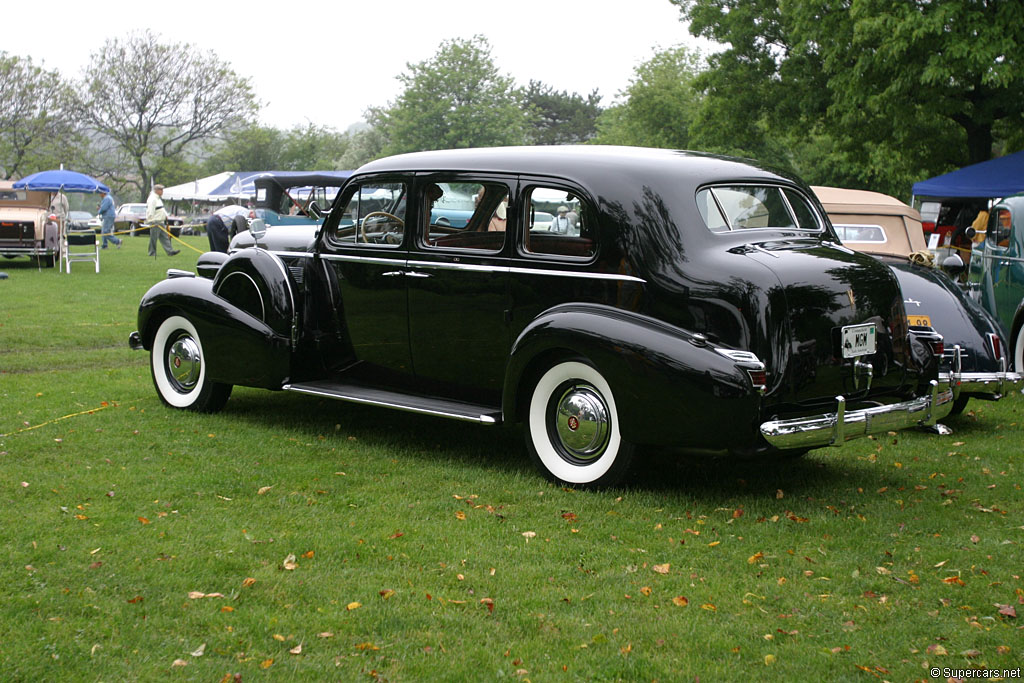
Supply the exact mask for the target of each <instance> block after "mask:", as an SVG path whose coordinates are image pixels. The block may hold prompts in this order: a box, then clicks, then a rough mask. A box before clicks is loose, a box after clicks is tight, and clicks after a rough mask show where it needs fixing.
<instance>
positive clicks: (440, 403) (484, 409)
mask: <svg viewBox="0 0 1024 683" xmlns="http://www.w3.org/2000/svg"><path fill="white" fill-rule="evenodd" d="M282 388H283V389H284V390H285V391H296V392H298V393H300V394H310V395H312V396H322V397H325V398H333V399H337V400H339V401H349V402H351V403H362V404H363V405H369V406H382V407H385V408H396V409H398V410H404V411H406V412H410V413H420V414H423V415H435V416H438V417H447V418H451V419H454V420H463V421H465V422H478V423H480V424H487V425H492V424H498V423H500V422H501V411H500V410H498V409H496V408H495V407H493V406H484V405H475V404H472V403H464V402H462V401H452V400H449V399H441V398H427V397H425V396H419V395H415V394H406V393H402V392H400V391H392V390H389V389H381V388H379V387H369V386H366V385H363V384H355V383H345V382H331V381H319V382H299V383H296V384H285V385H284V386H283V387H282Z"/></svg>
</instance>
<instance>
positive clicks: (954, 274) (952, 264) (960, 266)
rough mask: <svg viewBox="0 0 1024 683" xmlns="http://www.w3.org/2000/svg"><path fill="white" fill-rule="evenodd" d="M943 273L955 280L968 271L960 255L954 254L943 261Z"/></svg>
mask: <svg viewBox="0 0 1024 683" xmlns="http://www.w3.org/2000/svg"><path fill="white" fill-rule="evenodd" d="M940 267H941V268H942V272H944V273H945V274H946V275H948V276H949V277H950V278H951V279H953V280H955V279H957V278H958V277H960V275H961V274H962V273H963V272H964V271H965V270H966V269H967V266H966V265H965V264H964V260H963V259H962V258H960V254H953V255H952V256H947V257H946V258H944V259H943V260H942V265H941V266H940Z"/></svg>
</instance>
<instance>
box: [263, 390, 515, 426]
mask: <svg viewBox="0 0 1024 683" xmlns="http://www.w3.org/2000/svg"><path fill="white" fill-rule="evenodd" d="M281 388H282V389H284V390H285V391H294V392H295V393H298V394H309V395H310V396H322V397H324V398H333V399H336V400H339V401H348V402H349V403H360V404H362V405H367V406H380V407H382V408H395V409H396V410H403V411H405V412H407V413H419V414H421V415H434V416H437V417H447V418H451V419H453V420H461V421H463V422H475V423H479V424H487V425H492V424H497V420H495V419H494V418H493V417H491V416H490V415H477V416H475V417H473V416H469V415H459V414H457V413H450V412H446V411H444V410H431V409H429V408H417V407H415V406H409V405H405V404H402V403H392V402H390V401H375V400H373V399H369V398H363V397H361V396H348V395H344V394H336V393H333V392H330V391H317V390H316V389H307V388H305V387H297V386H295V385H293V384H285V385H284V386H283V387H281Z"/></svg>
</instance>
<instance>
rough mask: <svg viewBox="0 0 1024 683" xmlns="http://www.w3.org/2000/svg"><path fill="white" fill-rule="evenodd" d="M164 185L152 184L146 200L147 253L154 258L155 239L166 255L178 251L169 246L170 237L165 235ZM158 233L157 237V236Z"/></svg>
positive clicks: (171, 254) (172, 254)
mask: <svg viewBox="0 0 1024 683" xmlns="http://www.w3.org/2000/svg"><path fill="white" fill-rule="evenodd" d="M163 195H164V186H163V185H154V186H153V191H152V192H150V193H149V199H147V200H146V222H147V223H149V226H150V227H149V255H150V256H152V257H154V258H156V241H157V239H159V240H160V245H161V246H162V247H163V248H164V251H166V252H167V255H168V256H174V255H175V254H177V253H179V250H178V249H175V248H173V247H172V246H171V238H170V237H169V236H168V235H167V211H166V210H165V209H164V200H163ZM158 235H159V238H158V237H157V236H158Z"/></svg>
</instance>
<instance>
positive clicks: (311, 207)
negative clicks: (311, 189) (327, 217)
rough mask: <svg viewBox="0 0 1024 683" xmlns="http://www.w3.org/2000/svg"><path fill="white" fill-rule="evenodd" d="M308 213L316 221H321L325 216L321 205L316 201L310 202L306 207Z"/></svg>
mask: <svg viewBox="0 0 1024 683" xmlns="http://www.w3.org/2000/svg"><path fill="white" fill-rule="evenodd" d="M306 213H307V214H308V215H309V217H310V218H312V219H313V220H315V221H318V220H320V219H321V218H323V216H324V212H323V211H321V210H320V205H319V204H317V203H316V202H315V201H312V202H310V203H309V204H308V205H307V206H306Z"/></svg>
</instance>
